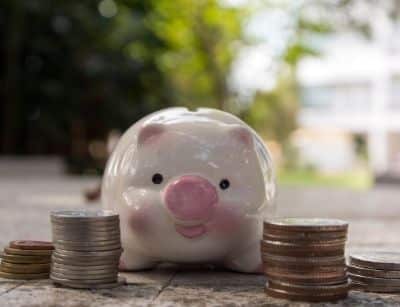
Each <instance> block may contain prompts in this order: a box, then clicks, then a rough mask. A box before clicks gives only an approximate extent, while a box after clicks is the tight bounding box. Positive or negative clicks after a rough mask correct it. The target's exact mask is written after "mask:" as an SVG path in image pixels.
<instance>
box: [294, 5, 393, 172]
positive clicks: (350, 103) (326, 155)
mask: <svg viewBox="0 0 400 307" xmlns="http://www.w3.org/2000/svg"><path fill="white" fill-rule="evenodd" d="M375 20H376V21H375V24H374V27H373V33H372V39H370V40H368V39H366V38H362V37H360V35H354V34H353V35H351V34H347V35H341V36H336V37H334V38H332V39H330V40H329V41H328V42H326V41H325V42H323V44H324V51H323V54H324V56H322V57H318V58H308V59H305V60H303V61H302V62H301V63H300V65H299V68H298V79H299V81H300V84H301V101H302V107H301V111H300V113H299V118H298V123H299V127H300V129H299V131H297V132H296V133H295V135H294V142H295V144H296V145H297V146H298V148H299V150H300V154H301V156H302V158H303V160H304V161H307V163H310V164H312V165H314V166H316V167H318V168H319V169H322V170H329V171H336V170H337V171H341V170H348V169H349V168H351V167H354V166H355V165H356V164H357V161H358V159H357V149H359V148H358V147H359V146H360V143H361V144H362V143H363V142H365V147H366V155H367V156H368V161H369V164H370V166H371V168H372V169H373V170H374V172H375V174H376V176H377V177H396V176H398V177H400V26H399V25H397V26H395V25H393V24H392V23H391V22H390V21H389V20H387V19H386V17H384V16H382V15H380V14H379V13H377V16H376V18H375Z"/></svg>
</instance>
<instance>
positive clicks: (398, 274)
mask: <svg viewBox="0 0 400 307" xmlns="http://www.w3.org/2000/svg"><path fill="white" fill-rule="evenodd" d="M347 268H348V271H349V273H351V274H354V275H360V276H367V277H379V278H400V271H391V270H382V269H381V270H376V269H370V268H363V267H358V266H354V265H349V266H348V267H347Z"/></svg>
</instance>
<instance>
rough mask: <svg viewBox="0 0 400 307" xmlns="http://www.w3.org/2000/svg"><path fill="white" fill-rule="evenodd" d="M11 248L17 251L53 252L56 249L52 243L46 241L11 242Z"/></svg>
mask: <svg viewBox="0 0 400 307" xmlns="http://www.w3.org/2000/svg"><path fill="white" fill-rule="evenodd" d="M10 247H11V248H15V249H28V250H37V249H38V250H43V249H44V250H52V249H54V247H53V244H52V243H51V242H46V241H29V240H16V241H11V242H10Z"/></svg>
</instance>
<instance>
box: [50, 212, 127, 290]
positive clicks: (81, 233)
mask: <svg viewBox="0 0 400 307" xmlns="http://www.w3.org/2000/svg"><path fill="white" fill-rule="evenodd" d="M51 224H52V232H53V244H54V247H55V250H54V253H53V255H52V264H51V274H50V278H51V279H52V280H53V282H54V283H56V284H60V285H63V286H67V287H72V288H95V289H99V288H111V287H115V286H118V285H120V284H121V283H122V282H123V281H122V280H121V279H118V263H119V258H120V256H121V252H122V249H121V239H120V229H119V216H118V215H117V214H115V213H113V212H111V211H103V210H99V211H86V210H79V211H55V212H52V213H51Z"/></svg>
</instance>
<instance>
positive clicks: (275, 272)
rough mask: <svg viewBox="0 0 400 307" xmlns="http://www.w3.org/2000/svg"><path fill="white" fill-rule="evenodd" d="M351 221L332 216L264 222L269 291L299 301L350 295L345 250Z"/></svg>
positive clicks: (263, 253)
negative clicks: (331, 217) (333, 218)
mask: <svg viewBox="0 0 400 307" xmlns="http://www.w3.org/2000/svg"><path fill="white" fill-rule="evenodd" d="M347 228H348V224H347V223H346V222H344V221H339V220H331V219H300V218H286V219H276V220H271V221H268V222H265V223H264V235H263V240H262V242H261V251H262V260H263V265H264V272H265V274H266V276H267V285H266V290H265V291H266V293H267V294H268V295H270V296H272V297H276V298H283V299H289V300H298V301H310V302H311V301H312V302H323V301H335V300H338V299H343V298H345V297H347V293H348V289H349V285H348V281H347V272H346V260H345V257H344V249H345V243H346V237H347Z"/></svg>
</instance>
